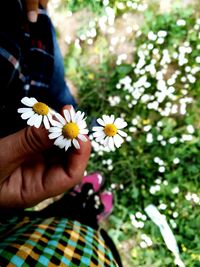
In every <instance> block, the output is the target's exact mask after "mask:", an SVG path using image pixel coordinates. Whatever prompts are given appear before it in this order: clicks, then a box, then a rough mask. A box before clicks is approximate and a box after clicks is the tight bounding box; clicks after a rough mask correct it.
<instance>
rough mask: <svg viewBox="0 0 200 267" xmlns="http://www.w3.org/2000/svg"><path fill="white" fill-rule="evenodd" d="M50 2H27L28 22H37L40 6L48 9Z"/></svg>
mask: <svg viewBox="0 0 200 267" xmlns="http://www.w3.org/2000/svg"><path fill="white" fill-rule="evenodd" d="M47 3H48V0H25V7H26V11H27V17H28V20H29V21H30V22H32V23H34V22H36V21H37V17H38V9H39V5H41V6H42V7H43V8H44V9H46V8H47Z"/></svg>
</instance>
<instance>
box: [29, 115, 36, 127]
mask: <svg viewBox="0 0 200 267" xmlns="http://www.w3.org/2000/svg"><path fill="white" fill-rule="evenodd" d="M37 117H38V115H37V114H36V113H35V114H34V115H33V116H31V117H30V118H29V119H28V120H27V124H28V125H29V126H33V125H34V122H35V120H36V119H37Z"/></svg>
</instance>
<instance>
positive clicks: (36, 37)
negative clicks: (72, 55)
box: [0, 0, 75, 137]
mask: <svg viewBox="0 0 200 267" xmlns="http://www.w3.org/2000/svg"><path fill="white" fill-rule="evenodd" d="M21 2H22V3H23V1H22V0H21V1H20V0H6V1H2V2H1V8H0V124H1V125H4V127H1V128H0V137H4V136H6V135H8V134H11V133H14V132H16V131H18V130H20V129H21V128H23V127H25V123H24V122H22V120H21V118H20V115H19V114H17V112H16V110H17V108H19V107H20V106H21V102H20V101H21V98H22V97H24V96H31V97H35V98H36V99H37V100H38V101H42V102H45V103H47V104H48V105H49V106H51V107H52V108H54V109H55V110H57V111H60V108H61V107H63V106H64V105H66V104H71V105H75V101H74V99H73V97H72V96H71V94H70V92H69V88H68V87H67V85H66V83H65V79H64V64H63V59H62V56H61V54H60V50H59V47H58V44H57V41H56V36H55V31H54V28H53V26H52V23H51V20H50V18H49V17H48V15H47V13H46V11H44V10H42V9H40V10H39V16H38V21H37V23H29V22H28V21H27V15H26V11H25V10H24V9H23V7H22V5H21ZM5 14H7V16H5ZM11 121H12V123H10V122H11Z"/></svg>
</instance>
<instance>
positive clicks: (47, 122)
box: [43, 116, 50, 130]
mask: <svg viewBox="0 0 200 267" xmlns="http://www.w3.org/2000/svg"><path fill="white" fill-rule="evenodd" d="M43 123H44V127H45V128H46V129H47V130H48V129H49V128H50V124H49V120H48V119H47V116H44V118H43Z"/></svg>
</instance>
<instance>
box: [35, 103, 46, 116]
mask: <svg viewBox="0 0 200 267" xmlns="http://www.w3.org/2000/svg"><path fill="white" fill-rule="evenodd" d="M33 110H34V111H35V112H36V113H37V114H39V115H43V116H44V115H47V114H48V113H49V107H48V106H47V105H46V104H44V103H42V102H37V103H35V104H34V105H33Z"/></svg>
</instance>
